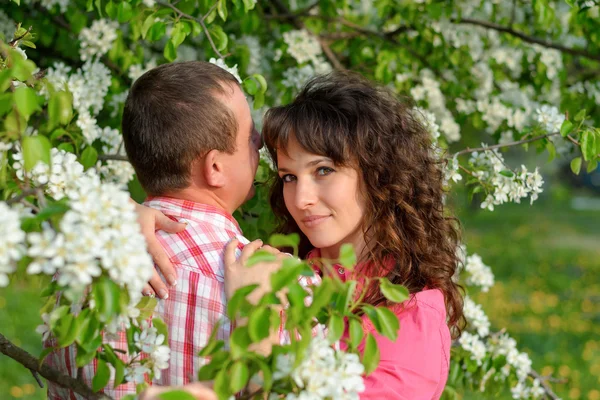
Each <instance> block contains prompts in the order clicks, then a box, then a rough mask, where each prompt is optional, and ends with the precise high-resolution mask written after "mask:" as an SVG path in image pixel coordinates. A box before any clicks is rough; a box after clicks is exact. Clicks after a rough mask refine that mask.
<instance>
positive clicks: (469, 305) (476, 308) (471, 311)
mask: <svg viewBox="0 0 600 400" xmlns="http://www.w3.org/2000/svg"><path fill="white" fill-rule="evenodd" d="M463 312H464V315H465V318H466V319H467V320H468V321H469V324H471V325H472V326H473V327H474V328H475V330H477V334H478V335H479V336H480V337H482V338H483V337H486V336H487V335H488V334H489V333H490V320H489V318H488V316H487V315H486V314H485V312H484V311H483V308H482V307H481V305H480V304H477V303H475V302H474V301H473V300H472V299H471V298H470V297H469V296H465V299H464V306H463Z"/></svg>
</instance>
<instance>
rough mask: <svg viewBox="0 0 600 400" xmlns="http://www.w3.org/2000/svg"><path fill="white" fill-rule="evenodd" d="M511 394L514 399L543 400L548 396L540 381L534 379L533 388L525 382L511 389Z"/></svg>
mask: <svg viewBox="0 0 600 400" xmlns="http://www.w3.org/2000/svg"><path fill="white" fill-rule="evenodd" d="M510 392H511V394H512V398H513V399H531V398H533V399H541V398H543V396H544V395H545V394H546V392H545V390H544V388H543V387H542V385H541V384H540V381H539V379H534V380H533V384H532V386H531V387H528V386H527V385H526V384H525V382H519V383H517V385H516V386H515V387H513V388H511V389H510Z"/></svg>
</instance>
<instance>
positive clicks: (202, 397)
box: [140, 382, 217, 400]
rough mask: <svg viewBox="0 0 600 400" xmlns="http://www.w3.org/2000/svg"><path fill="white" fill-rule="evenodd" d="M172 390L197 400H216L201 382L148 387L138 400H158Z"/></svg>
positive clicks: (214, 395)
mask: <svg viewBox="0 0 600 400" xmlns="http://www.w3.org/2000/svg"><path fill="white" fill-rule="evenodd" d="M172 390H181V391H184V392H188V393H189V394H191V395H192V396H194V397H195V398H196V399H198V400H217V394H216V393H215V392H214V391H213V390H212V389H211V388H210V387H209V386H207V385H206V384H204V383H201V382H194V383H189V384H187V385H185V386H182V387H173V386H156V385H154V386H150V387H149V388H148V389H146V390H144V392H142V394H141V395H140V400H160V397H159V396H160V395H161V394H162V393H165V392H170V391H172Z"/></svg>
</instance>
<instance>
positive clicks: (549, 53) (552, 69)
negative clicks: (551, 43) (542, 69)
mask: <svg viewBox="0 0 600 400" xmlns="http://www.w3.org/2000/svg"><path fill="white" fill-rule="evenodd" d="M530 49H531V51H529V53H528V54H527V62H528V63H530V64H532V63H534V62H535V57H536V56H537V55H539V57H540V62H542V63H543V64H544V65H545V66H546V77H547V78H548V79H549V80H550V81H553V80H554V79H556V77H557V75H558V71H560V70H562V69H563V61H562V53H561V52H560V51H559V50H555V49H550V48H548V47H545V46H541V45H539V44H532V45H531V47H530Z"/></svg>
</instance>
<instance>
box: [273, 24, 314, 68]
mask: <svg viewBox="0 0 600 400" xmlns="http://www.w3.org/2000/svg"><path fill="white" fill-rule="evenodd" d="M283 41H284V42H285V43H286V44H287V45H288V48H287V52H288V54H289V55H291V56H292V57H294V59H295V60H296V61H297V62H298V64H304V63H305V62H308V61H312V60H315V59H316V58H317V56H319V55H320V54H321V53H322V52H323V50H322V49H321V45H320V44H319V41H318V40H317V38H316V37H315V36H314V35H312V34H311V33H310V32H308V31H307V30H306V29H301V30H293V31H288V32H285V33H284V34H283Z"/></svg>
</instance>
